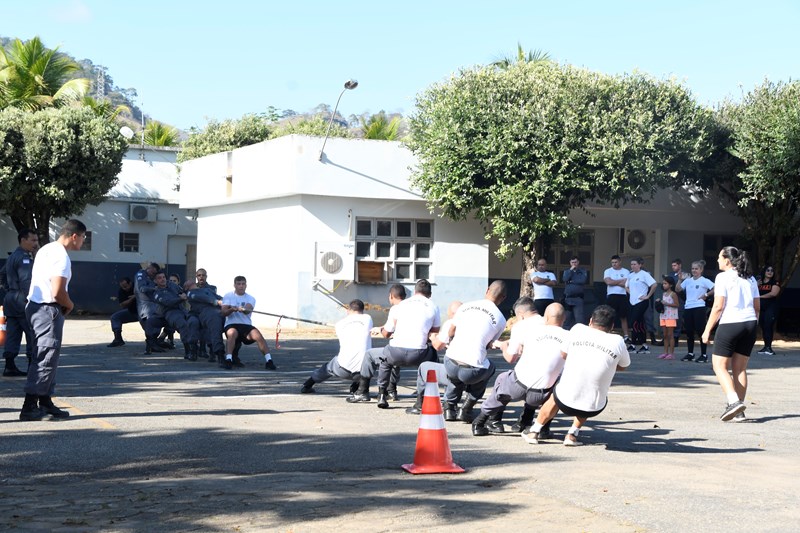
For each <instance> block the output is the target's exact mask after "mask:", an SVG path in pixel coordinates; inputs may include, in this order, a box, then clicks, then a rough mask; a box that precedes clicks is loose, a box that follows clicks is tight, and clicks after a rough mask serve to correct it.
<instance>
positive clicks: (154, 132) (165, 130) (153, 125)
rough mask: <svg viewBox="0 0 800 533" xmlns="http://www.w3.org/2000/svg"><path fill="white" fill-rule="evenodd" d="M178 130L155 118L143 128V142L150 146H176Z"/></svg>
mask: <svg viewBox="0 0 800 533" xmlns="http://www.w3.org/2000/svg"><path fill="white" fill-rule="evenodd" d="M178 142H179V139H178V130H177V129H175V128H173V127H172V126H168V125H166V124H164V123H162V122H159V121H157V120H153V121H151V122H149V123H148V124H147V126H145V128H144V143H145V144H149V145H150V146H177V145H178Z"/></svg>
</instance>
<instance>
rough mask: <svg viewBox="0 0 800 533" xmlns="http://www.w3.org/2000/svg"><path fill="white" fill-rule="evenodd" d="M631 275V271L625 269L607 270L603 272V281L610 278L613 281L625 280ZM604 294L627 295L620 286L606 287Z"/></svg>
mask: <svg viewBox="0 0 800 533" xmlns="http://www.w3.org/2000/svg"><path fill="white" fill-rule="evenodd" d="M630 275H631V271H630V270H628V269H627V268H613V267H611V268H607V269H606V270H605V272H603V279H606V278H611V279H612V280H614V281H617V280H620V279H627V278H628V276H630ZM606 294H608V295H610V294H628V293H627V292H625V287H623V286H622V285H606Z"/></svg>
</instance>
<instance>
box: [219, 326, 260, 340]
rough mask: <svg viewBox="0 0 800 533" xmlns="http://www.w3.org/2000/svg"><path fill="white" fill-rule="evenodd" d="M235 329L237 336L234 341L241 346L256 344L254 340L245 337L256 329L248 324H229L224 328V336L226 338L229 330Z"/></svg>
mask: <svg viewBox="0 0 800 533" xmlns="http://www.w3.org/2000/svg"><path fill="white" fill-rule="evenodd" d="M231 328H232V329H235V330H236V333H237V336H236V341H237V342H241V343H242V344H253V343H254V342H256V341H255V340H254V339H248V338H247V336H248V335H249V334H250V332H251V331H253V330H254V329H256V328H255V327H254V326H251V325H250V324H231V325H230V326H227V327H226V328H225V335H226V336H227V333H228V330H229V329H231Z"/></svg>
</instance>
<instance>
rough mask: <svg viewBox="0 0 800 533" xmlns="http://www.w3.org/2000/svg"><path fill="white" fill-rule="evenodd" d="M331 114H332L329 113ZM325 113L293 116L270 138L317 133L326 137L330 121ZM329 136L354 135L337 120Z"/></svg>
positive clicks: (280, 125) (282, 123)
mask: <svg viewBox="0 0 800 533" xmlns="http://www.w3.org/2000/svg"><path fill="white" fill-rule="evenodd" d="M329 116H330V114H329ZM329 120H330V118H325V117H324V116H323V115H313V116H311V117H292V118H289V119H286V120H283V121H281V123H280V124H279V125H278V126H277V127H276V128H275V131H273V132H272V134H271V135H270V139H276V138H278V137H284V136H286V135H316V136H318V137H324V136H325V132H326V130H327V129H328V121H329ZM328 136H329V137H352V136H353V135H352V134H351V133H350V131H349V130H348V129H347V128H346V127H344V126H342V125H341V124H340V123H339V122H337V121H336V120H334V121H333V124H332V125H331V131H330V133H329V134H328Z"/></svg>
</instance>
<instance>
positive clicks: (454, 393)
mask: <svg viewBox="0 0 800 533" xmlns="http://www.w3.org/2000/svg"><path fill="white" fill-rule="evenodd" d="M444 368H445V370H446V371H447V380H448V383H447V388H446V389H445V391H444V401H445V404H444V419H445V420H446V421H448V422H452V421H454V420H456V417H457V416H458V415H457V413H456V408H457V406H458V402H459V401H460V400H461V396H462V395H463V394H464V386H465V385H464V383H463V382H462V381H461V377H460V367H459V366H458V364H457V363H455V362H453V360H452V359H450V358H449V357H447V356H445V358H444Z"/></svg>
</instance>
